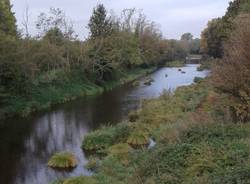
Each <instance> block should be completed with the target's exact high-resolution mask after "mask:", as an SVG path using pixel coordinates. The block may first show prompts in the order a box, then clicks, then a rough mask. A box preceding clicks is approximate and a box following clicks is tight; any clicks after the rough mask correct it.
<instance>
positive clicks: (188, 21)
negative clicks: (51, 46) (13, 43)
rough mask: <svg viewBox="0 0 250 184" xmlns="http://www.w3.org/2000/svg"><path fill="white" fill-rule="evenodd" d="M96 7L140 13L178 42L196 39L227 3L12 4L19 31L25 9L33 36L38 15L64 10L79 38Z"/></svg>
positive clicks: (47, 0) (106, 0)
mask: <svg viewBox="0 0 250 184" xmlns="http://www.w3.org/2000/svg"><path fill="white" fill-rule="evenodd" d="M98 3H103V4H104V5H105V7H106V8H107V9H108V10H111V9H112V10H113V11H114V12H115V13H116V14H120V12H121V10H122V9H124V8H137V9H142V10H143V12H144V13H145V14H146V16H147V17H148V19H150V20H152V21H154V22H156V23H158V24H160V25H161V28H162V31H163V35H164V36H165V37H167V38H179V37H180V36H181V34H182V33H184V32H191V33H193V34H194V35H195V37H199V35H200V32H201V31H202V30H203V29H204V27H205V26H206V24H207V22H208V21H209V20H210V19H212V18H216V17H219V16H222V15H223V14H224V13H225V11H226V8H227V6H228V3H229V0H216V1H215V0H202V1H201V0H154V1H153V0H12V4H13V11H14V12H15V13H16V17H17V20H18V25H19V27H21V23H22V20H23V12H24V11H25V7H26V5H28V6H29V11H30V30H31V32H32V33H33V34H34V33H35V32H36V30H35V21H36V19H37V16H38V15H39V13H41V12H47V11H48V9H49V8H50V7H56V8H60V9H62V10H64V11H65V12H66V14H67V16H69V17H70V18H71V19H72V20H73V23H74V27H75V30H76V32H77V33H78V34H79V36H80V37H81V38H84V37H87V36H88V30H87V29H86V26H87V23H88V20H89V17H90V15H91V12H92V10H93V8H94V7H95V5H96V4H98Z"/></svg>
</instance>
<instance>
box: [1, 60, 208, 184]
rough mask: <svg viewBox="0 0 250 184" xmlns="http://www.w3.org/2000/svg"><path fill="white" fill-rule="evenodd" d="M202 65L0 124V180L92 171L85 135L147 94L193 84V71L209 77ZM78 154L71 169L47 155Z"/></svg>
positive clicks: (41, 182)
mask: <svg viewBox="0 0 250 184" xmlns="http://www.w3.org/2000/svg"><path fill="white" fill-rule="evenodd" d="M197 66H198V65H193V64H190V65H187V66H186V67H183V68H182V70H183V71H185V72H186V73H185V74H183V73H181V72H180V71H178V68H161V69H159V70H158V71H156V72H154V73H153V74H151V75H150V77H152V78H153V79H154V80H155V82H153V83H152V85H151V86H145V85H143V81H144V80H145V78H141V79H140V80H139V81H140V83H141V85H140V86H138V87H134V86H133V85H131V84H126V85H124V86H121V87H118V88H115V89H114V90H112V91H108V92H105V93H103V94H102V95H99V96H92V97H85V98H80V99H77V100H75V101H72V102H69V103H66V104H63V105H58V106H56V107H54V108H52V109H50V110H49V111H47V112H40V113H36V114H34V115H32V116H30V117H28V118H13V119H9V120H7V121H6V122H4V123H1V124H0V163H1V165H0V183H4V184H34V183H36V184H47V183H49V182H50V181H52V180H54V179H56V178H60V177H69V176H76V175H82V174H84V175H90V174H91V172H89V171H88V170H87V169H85V168H84V165H85V164H86V163H87V158H86V156H85V154H84V152H83V151H82V150H81V148H80V146H81V142H82V139H83V137H84V136H85V135H86V134H87V133H88V132H90V131H92V130H94V129H96V128H98V127H100V126H101V125H104V124H111V123H117V122H120V121H122V120H124V119H126V117H127V115H128V113H129V112H130V111H132V110H135V109H137V108H138V106H139V104H140V101H141V100H143V99H148V98H153V97H158V96H159V95H160V94H161V93H162V91H163V90H164V89H171V90H174V89H176V88H177V87H179V86H184V85H190V84H191V83H192V82H193V79H194V77H196V76H197V77H205V76H206V75H207V74H208V72H207V71H203V72H198V71H197V70H196V68H197ZM67 150H68V151H70V152H72V153H74V154H76V155H77V158H78V160H79V165H78V167H77V168H76V169H74V170H73V171H72V172H59V171H55V170H53V169H50V168H48V167H47V161H48V159H49V158H50V156H51V155H52V154H54V153H55V152H58V151H67Z"/></svg>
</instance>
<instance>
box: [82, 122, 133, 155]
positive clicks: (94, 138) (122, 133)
mask: <svg viewBox="0 0 250 184" xmlns="http://www.w3.org/2000/svg"><path fill="white" fill-rule="evenodd" d="M130 131H131V128H130V126H129V124H126V123H121V124H118V125H116V126H113V127H105V128H103V129H100V130H97V131H94V132H92V133H90V134H88V135H87V136H86V137H85V138H84V140H83V143H82V148H83V149H85V150H87V151H97V152H103V151H105V150H106V149H107V148H108V147H110V146H112V145H114V144H116V143H119V142H125V141H126V139H127V137H128V135H129V132H130Z"/></svg>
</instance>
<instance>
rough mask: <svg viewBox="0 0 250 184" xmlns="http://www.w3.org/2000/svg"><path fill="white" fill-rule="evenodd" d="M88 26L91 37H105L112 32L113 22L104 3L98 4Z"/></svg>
mask: <svg viewBox="0 0 250 184" xmlns="http://www.w3.org/2000/svg"><path fill="white" fill-rule="evenodd" d="M88 27H89V29H90V34H91V35H90V36H91V38H93V39H95V38H97V37H105V36H107V35H109V34H110V33H111V32H112V23H111V21H110V18H109V17H108V16H107V11H106V9H105V7H104V6H103V5H102V4H99V5H97V7H96V8H95V9H94V10H93V14H92V16H91V17H90V20H89V24H88Z"/></svg>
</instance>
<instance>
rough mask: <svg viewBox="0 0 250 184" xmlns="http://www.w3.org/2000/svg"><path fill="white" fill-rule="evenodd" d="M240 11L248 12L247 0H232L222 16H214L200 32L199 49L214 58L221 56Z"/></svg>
mask: <svg viewBox="0 0 250 184" xmlns="http://www.w3.org/2000/svg"><path fill="white" fill-rule="evenodd" d="M242 13H250V1H249V0H234V1H232V2H230V4H229V7H228V10H227V12H226V14H225V16H223V17H222V18H216V19H213V20H211V21H210V22H209V23H208V27H207V28H206V29H205V30H204V31H203V33H202V40H201V50H202V52H203V53H204V54H207V55H210V56H212V57H214V58H222V57H223V44H224V43H225V42H227V41H228V40H229V38H230V37H231V32H232V31H233V30H234V29H235V25H234V20H235V18H236V17H237V16H238V15H240V14H242Z"/></svg>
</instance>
